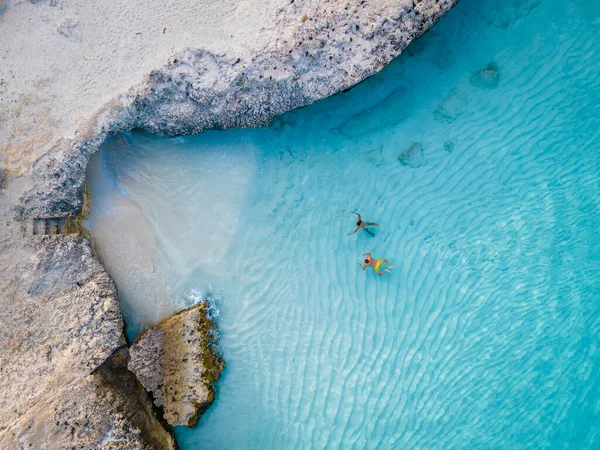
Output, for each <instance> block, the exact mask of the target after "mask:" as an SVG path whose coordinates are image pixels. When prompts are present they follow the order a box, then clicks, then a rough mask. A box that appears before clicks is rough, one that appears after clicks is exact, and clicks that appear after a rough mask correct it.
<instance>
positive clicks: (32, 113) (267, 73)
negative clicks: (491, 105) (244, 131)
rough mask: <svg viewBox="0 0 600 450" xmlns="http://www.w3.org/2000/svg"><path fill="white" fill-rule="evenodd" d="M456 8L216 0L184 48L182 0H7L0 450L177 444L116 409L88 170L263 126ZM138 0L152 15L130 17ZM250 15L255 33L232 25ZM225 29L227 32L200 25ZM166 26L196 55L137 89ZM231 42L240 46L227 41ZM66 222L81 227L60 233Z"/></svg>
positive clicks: (393, 52)
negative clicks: (128, 147)
mask: <svg viewBox="0 0 600 450" xmlns="http://www.w3.org/2000/svg"><path fill="white" fill-rule="evenodd" d="M167 3H168V2H167ZM455 3H456V0H394V1H392V0H372V1H365V0H355V1H352V2H339V1H334V0H319V1H317V0H313V1H295V2H290V1H287V0H285V1H284V0H268V1H266V2H257V1H256V0H244V1H241V2H239V4H236V5H234V6H232V5H231V4H229V3H227V2H222V3H221V2H216V3H214V4H215V5H217V4H218V8H223V9H222V10H221V9H219V10H218V11H217V13H216V14H213V12H214V11H208V12H209V14H208V16H207V17H208V21H206V23H204V22H203V23H204V25H205V29H203V32H202V33H201V34H197V35H194V34H193V33H192V35H191V36H192V39H191V40H190V38H189V33H188V31H189V30H194V31H196V30H197V28H194V27H193V24H192V23H191V22H185V20H187V18H188V17H192V18H194V19H193V20H196V19H197V18H200V19H198V20H200V21H202V20H203V19H202V14H199V12H197V11H195V10H194V14H190V11H189V10H190V9H193V8H209V6H207V5H206V4H205V3H202V2H200V3H199V2H192V1H189V2H177V9H178V12H177V14H175V13H174V12H173V11H165V10H164V8H166V7H168V5H166V3H165V2H161V1H158V0H156V1H154V0H152V1H151V2H135V1H132V2H124V3H121V4H119V6H118V7H115V8H113V7H112V6H110V5H109V6H106V5H104V4H99V3H90V2H85V1H83V0H74V1H73V2H65V1H64V0H52V1H44V2H35V4H33V3H32V2H16V1H6V2H4V5H3V6H2V9H1V10H0V25H2V27H3V31H4V34H5V36H6V37H7V39H6V42H4V41H3V45H2V46H1V48H0V59H1V60H2V61H3V64H0V100H1V101H0V175H1V177H0V311H1V313H0V337H1V339H2V344H3V345H2V346H0V375H1V376H0V448H30V447H31V448H49V449H50V448H145V447H153V446H154V447H155V448H164V447H163V444H165V443H168V442H171V441H170V440H169V438H167V437H165V435H164V434H162V432H158V435H160V436H162V437H157V438H156V439H158V440H157V441H154V439H155V438H151V437H149V436H150V434H151V433H149V430H155V431H156V430H160V428H159V427H158V425H156V423H155V422H153V420H154V419H152V417H153V416H152V414H150V413H144V414H145V417H146V418H147V420H148V421H147V422H144V421H143V420H142V421H141V422H140V421H139V420H138V419H139V418H137V419H136V418H135V417H134V415H132V414H129V413H127V412H123V409H127V408H126V407H125V405H127V404H132V403H128V402H127V401H125V399H124V397H125V396H127V395H129V394H128V392H129V391H128V390H125V391H123V390H119V389H116V387H117V385H118V383H117V384H115V383H110V382H107V381H106V380H107V379H111V376H108V374H109V373H112V371H115V372H114V373H115V374H118V373H121V374H122V375H123V376H125V375H126V372H123V369H122V367H121V368H118V367H117V365H115V363H114V361H113V362H110V360H109V361H108V362H107V360H108V358H109V357H110V356H111V355H112V354H113V353H114V352H115V351H116V350H117V349H119V348H120V347H121V346H122V345H123V343H124V338H123V334H122V319H121V314H120V311H119V307H118V303H117V299H116V289H115V286H114V284H113V283H112V281H111V280H110V279H109V277H108V275H107V274H106V273H105V271H104V269H103V268H102V266H101V265H100V263H99V262H98V261H97V260H96V259H95V257H94V255H93V253H92V251H91V248H90V243H89V241H88V240H87V239H86V238H84V237H83V236H81V235H80V234H72V232H76V233H79V232H80V231H81V227H80V218H81V217H82V208H83V198H84V195H83V191H84V189H83V185H84V175H85V167H86V165H87V162H88V159H89V157H90V155H91V154H92V153H93V152H94V151H96V149H97V148H98V147H99V145H100V144H101V143H102V142H103V141H104V139H106V137H107V136H109V135H111V134H114V133H118V132H121V131H127V130H130V129H132V128H143V129H146V130H149V131H151V132H154V133H159V134H166V135H177V134H189V133H198V132H201V131H202V130H205V129H208V128H219V129H224V128H231V127H242V126H260V125H263V124H266V123H268V122H269V121H270V120H271V119H272V118H273V117H274V116H275V115H276V114H279V113H282V112H284V111H288V110H290V109H293V108H297V107H301V106H304V105H307V104H309V103H312V102H314V101H316V100H318V99H321V98H323V97H326V96H328V95H331V94H333V93H335V92H337V91H340V90H343V89H346V88H349V87H350V86H352V85H354V84H356V83H358V82H359V81H361V80H363V79H364V78H366V77H368V76H370V75H372V74H374V73H375V72H377V71H378V70H380V69H381V68H382V67H384V66H385V65H386V64H387V63H389V62H390V61H391V60H392V59H393V58H394V57H396V56H397V55H399V54H400V53H401V52H402V51H403V50H404V49H405V48H406V46H408V44H409V43H410V42H411V41H412V40H413V39H415V38H416V37H418V36H420V35H421V34H422V33H424V32H425V31H427V30H428V29H429V28H430V27H431V26H433V24H434V23H435V22H436V21H437V20H438V19H439V18H440V17H442V16H443V15H444V14H445V13H446V12H447V11H448V10H449V9H450V8H451V7H452V6H453V5H454V4H455ZM111 5H112V4H111ZM169 5H170V4H169ZM198 5H200V6H198ZM78 8H79V9H78ZM142 8H143V9H144V10H145V14H142V15H140V16H137V15H135V14H132V12H134V11H132V10H136V9H142ZM215 8H216V7H215ZM96 10H99V11H100V10H101V12H102V14H103V15H101V17H100V18H98V16H97V15H96ZM157 11H158V12H159V13H156V12H157ZM161 11H162V12H164V14H160V12H161ZM70 13H73V17H70V16H69V17H67V16H68V14H70ZM80 13H81V14H80ZM77 14H79V15H77ZM124 17H127V18H128V21H123V20H121V19H122V18H124ZM240 17H241V18H242V19H240ZM244 17H250V18H251V19H250V20H251V22H252V21H259V22H260V24H259V26H253V27H246V28H245V29H244V28H243V27H239V24H240V22H243V18H244ZM117 18H118V19H117ZM230 18H235V20H234V19H231V20H232V21H231V22H227V21H228V20H230ZM129 20H131V21H133V22H131V21H129ZM136 20H137V21H136ZM190 20H192V19H190ZM164 21H170V22H169V25H168V26H167V25H164V24H163V22H164ZM219 21H221V22H222V23H223V27H222V29H221V28H219V30H218V31H217V32H214V30H212V31H211V30H210V29H208V28H210V27H211V26H212V28H215V26H214V24H215V23H221V22H219ZM98 23H99V24H101V25H98ZM257 23H258V22H257ZM105 24H110V27H112V28H110V29H109V28H107V27H106V26H105ZM138 25H139V26H143V27H144V28H143V30H141V31H140V30H138V29H136V28H134V27H137V26H138ZM44 27H46V28H44ZM47 27H51V30H52V32H49V31H48V30H50V28H48V29H47ZM86 27H87V28H86ZM186 27H188V28H187V29H185V28H186ZM174 28H175V31H173V30H174ZM177 28H179V30H177ZM181 28H183V29H181ZM217 28H218V27H217ZM240 30H241V31H240ZM84 31H85V32H84ZM204 31H206V33H205V32H204ZM170 33H180V34H179V35H178V36H180V37H181V39H186V40H185V42H186V43H187V46H188V47H189V48H190V49H188V50H181V51H179V52H178V54H177V55H176V56H173V57H171V58H170V59H169V60H168V63H167V64H166V65H165V66H164V67H162V68H160V69H158V70H154V71H152V72H151V73H150V74H149V75H148V76H147V77H146V78H145V80H144V81H143V82H141V79H140V78H136V77H137V76H138V75H139V76H140V77H141V73H144V72H141V73H138V72H139V70H143V71H145V72H147V70H146V68H147V67H148V62H147V61H146V60H147V59H151V58H153V57H154V55H155V54H159V55H163V54H171V50H170V48H173V47H171V46H170V45H171V44H169V41H167V40H165V41H163V39H169V38H168V36H171V34H170ZM186 33H187V34H186ZM229 33H231V36H232V37H233V39H234V40H235V42H236V45H231V46H229V47H227V46H225V47H224V46H223V45H225V44H221V43H223V42H227V41H228V38H229ZM115 36H116V37H115ZM137 39H139V41H137ZM196 39H197V41H196ZM203 39H207V41H206V42H207V43H208V42H209V41H210V45H208V44H207V45H206V46H205V45H204V44H205V42H204V41H203ZM38 46H40V48H42V47H41V46H46V47H47V49H48V51H47V52H46V51H44V49H45V48H46V47H43V48H42V51H38ZM90 49H92V50H90ZM157 49H159V50H160V51H158V50H157ZM57 52H58V53H57ZM60 52H64V54H63V53H60ZM165 59H166V58H165ZM32 60H35V61H36V64H31V63H30V61H32ZM161 61H163V60H161ZM165 62H167V61H165ZM161 64H162V63H161ZM159 65H160V64H158V63H157V65H155V66H151V67H158V66H159ZM139 68H142V69H139ZM120 71H124V72H127V73H126V74H125V76H121V75H122V74H121V72H120ZM97 74H100V75H98V76H96V75H97ZM113 79H114V80H116V81H115V82H114V83H113ZM451 106H452V105H446V107H445V109H443V112H444V114H445V115H446V116H448V115H450V116H451V115H452V112H453V110H452V108H451ZM444 117H445V116H444ZM68 217H70V218H71V219H70V222H69V223H72V224H75V225H76V226H75V227H70V226H66V224H67V220H66V219H65V218H68ZM56 233H58V234H56ZM115 358H116V356H115ZM105 362H106V363H105ZM205 367H206V366H205ZM115 376H116V377H118V376H119V375H115ZM130 385H132V384H131V383H130ZM134 396H137V398H138V400H139V402H142V403H143V399H142V397H140V396H139V395H138V394H137V393H136V394H134ZM142 403H138V405H141V404H142ZM142 409H143V410H144V411H146V412H147V411H149V410H148V409H147V407H146V406H144V407H143V408H142ZM144 423H146V425H144ZM159 441H160V442H162V443H159ZM166 445H167V448H168V446H169V445H170V444H166Z"/></svg>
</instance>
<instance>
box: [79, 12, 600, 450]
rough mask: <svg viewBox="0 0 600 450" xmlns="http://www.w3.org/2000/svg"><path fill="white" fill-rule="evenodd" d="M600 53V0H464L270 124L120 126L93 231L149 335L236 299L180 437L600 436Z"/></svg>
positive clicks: (219, 311) (498, 442) (547, 444)
mask: <svg viewBox="0 0 600 450" xmlns="http://www.w3.org/2000/svg"><path fill="white" fill-rule="evenodd" d="M599 49H600V2H597V1H590V0H585V1H584V0H573V1H570V2H564V1H558V0H520V1H516V0H506V1H492V0H462V1H461V3H460V4H459V5H458V6H457V7H456V8H455V9H454V10H453V11H451V12H450V13H449V14H448V15H447V16H446V17H445V18H444V19H443V20H442V21H441V22H440V23H439V24H438V25H436V26H435V27H434V29H433V30H432V31H431V32H430V33H428V34H427V35H425V36H424V37H422V38H421V39H419V40H418V41H417V42H415V43H413V44H412V45H411V46H410V47H409V49H408V50H407V51H406V52H405V53H404V54H403V55H402V56H401V57H400V58H399V59H398V60H397V61H395V62H394V63H392V64H391V65H390V66H389V67H388V68H386V69H385V70H384V71H382V72H381V73H380V74H378V75H376V76H374V77H373V78H371V79H369V80H367V81H366V82H364V83H362V84H361V85H359V86H357V87H356V88H354V89H352V90H351V91H350V92H347V93H342V94H339V95H336V96H335V97H333V98H330V99H327V100H325V101H322V102H319V103H318V104H315V105H313V106H310V107H307V108H304V109H302V110H299V111H295V112H292V113H288V114H285V115H284V116H282V117H280V118H277V119H276V120H275V122H274V123H273V124H272V125H271V126H269V127H267V128H264V129H257V130H230V131H226V132H207V133H203V134H202V135H200V136H196V137H182V138H175V139H165V138H158V137H155V136H150V135H147V134H141V133H130V134H125V135H120V136H116V137H114V138H112V139H111V140H110V141H108V142H107V143H106V144H105V145H104V147H103V149H102V151H101V152H99V153H98V154H96V155H95V156H94V158H93V161H92V163H91V164H90V168H89V183H90V189H91V194H92V202H93V211H92V216H91V218H90V221H89V226H90V227H91V229H92V233H93V236H94V242H95V245H96V248H97V250H98V253H99V255H100V257H101V258H102V259H103V261H104V262H105V264H106V266H107V267H108V269H109V271H110V272H111V274H112V275H113V277H114V278H115V280H116V282H117V285H118V288H119V292H120V296H121V300H122V304H123V310H124V314H125V318H126V320H127V323H128V329H127V331H128V335H129V337H130V338H133V337H134V336H135V335H136V334H137V333H138V332H139V331H140V330H141V329H143V328H144V327H146V326H148V325H150V324H152V323H154V322H156V321H158V320H160V319H161V318H163V317H165V316H166V315H168V314H170V313H172V312H175V311H177V310H179V309H181V308H183V307H185V306H189V305H191V304H193V302H195V301H197V300H198V299H199V298H201V297H208V298H210V299H211V300H212V301H213V303H214V305H215V308H214V315H215V318H216V320H217V322H218V325H219V328H220V334H221V336H220V345H221V349H222V352H223V355H224V358H225V359H226V361H227V368H226V370H225V372H224V374H223V377H222V379H221V380H220V381H219V393H218V396H217V399H216V401H215V403H214V405H213V406H212V408H211V409H210V410H209V411H208V412H207V413H206V414H205V415H204V416H203V417H202V419H201V420H200V423H199V425H198V427H197V428H196V429H194V430H188V429H184V428H177V429H176V430H175V431H176V434H177V437H178V439H179V442H180V444H181V447H182V448H183V449H196V448H198V449H292V448H297V449H308V448H344V449H348V448H378V449H384V448H397V449H449V448H466V449H475V448H477V449H484V448H485V449H487V448H511V449H512V448H536V449H537V448H576V449H583V448H600V435H599V432H600V275H599V271H600V237H599V231H600V210H599V208H600V193H599V185H600V172H599V169H600V153H599V152H600V75H599V74H600V51H599ZM353 209H355V210H357V211H359V212H360V213H361V214H362V215H363V218H364V219H366V220H369V221H373V222H378V223H380V224H381V227H380V228H376V229H374V232H375V237H371V236H369V235H367V234H366V233H364V232H362V231H361V232H359V233H357V234H356V235H353V236H347V233H348V232H350V231H353V230H354V225H355V218H354V216H352V215H351V213H350V212H351V210H353ZM365 252H372V253H373V255H374V256H376V257H378V258H388V259H389V260H390V261H391V263H392V264H393V265H394V266H395V267H394V268H393V269H392V274H391V275H389V276H388V275H387V274H386V275H385V276H383V277H377V276H376V275H375V274H374V273H373V271H372V270H371V269H369V270H368V271H366V272H363V271H362V270H361V269H360V267H359V266H358V262H359V261H360V259H361V256H360V255H361V254H362V253H365Z"/></svg>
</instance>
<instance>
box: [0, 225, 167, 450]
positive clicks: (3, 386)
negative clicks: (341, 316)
mask: <svg viewBox="0 0 600 450" xmlns="http://www.w3.org/2000/svg"><path fill="white" fill-rule="evenodd" d="M2 256H3V257H2V259H1V262H2V264H1V265H0V272H2V273H3V275H4V276H3V277H1V278H0V282H1V283H0V288H1V291H0V292H2V315H1V320H2V327H1V329H0V330H1V332H2V344H3V345H2V347H1V348H2V350H1V351H0V448H3V449H13V448H75V447H78V448H81V447H83V448H131V449H134V448H148V447H155V444H156V442H162V443H166V442H171V443H172V442H173V439H172V437H171V436H170V434H169V432H168V431H167V429H166V428H165V427H164V426H163V425H162V424H161V423H160V422H159V421H158V420H157V418H156V417H155V416H154V415H153V414H152V413H151V411H152V408H151V405H152V404H151V402H150V400H149V399H148V398H147V397H146V393H145V391H144V390H143V389H142V388H141V386H140V385H139V383H136V381H135V378H134V376H133V374H131V373H128V371H127V370H126V364H125V362H121V363H120V366H121V367H120V368H119V367H118V366H119V364H118V361H117V360H116V359H115V358H117V356H114V355H113V356H112V357H111V354H112V353H113V351H114V350H115V349H116V348H118V347H119V346H121V345H123V344H124V339H123V334H122V328H123V322H122V319H121V314H120V311H119V305H118V302H117V296H116V289H115V286H114V283H113V282H112V280H111V279H110V278H109V277H108V275H107V274H106V272H105V271H104V269H103V268H102V266H101V265H100V263H99V262H98V260H97V259H96V258H94V257H93V255H92V253H91V249H90V246H89V242H88V240H87V239H86V238H84V237H82V236H80V235H76V234H71V235H63V236H35V237H32V238H29V239H23V240H21V241H19V242H18V243H15V244H13V245H10V246H3V255H2ZM6 275H8V276H6ZM107 359H108V360H107ZM113 369H114V370H113ZM127 373H128V374H127ZM115 380H118V381H117V382H116V381H115ZM144 414H145V415H146V417H145V418H144V419H143V420H138V419H139V418H140V417H141V416H142V415H144ZM156 448H174V447H173V445H170V447H169V446H163V444H161V445H160V446H159V447H156Z"/></svg>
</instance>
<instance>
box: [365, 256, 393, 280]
mask: <svg viewBox="0 0 600 450" xmlns="http://www.w3.org/2000/svg"><path fill="white" fill-rule="evenodd" d="M363 256H366V258H365V263H364V264H361V263H358V265H359V266H360V268H361V269H362V270H367V267H372V268H373V270H374V271H375V273H376V274H377V275H379V276H381V275H383V274H384V273H386V272H387V273H392V272H390V271H389V270H388V269H393V268H394V266H391V265H390V262H389V261H388V260H387V259H377V260H375V259H373V257H372V256H371V253H365V254H364V255H363ZM383 263H385V264H387V269H385V270H381V265H382V264H383Z"/></svg>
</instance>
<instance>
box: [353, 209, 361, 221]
mask: <svg viewBox="0 0 600 450" xmlns="http://www.w3.org/2000/svg"><path fill="white" fill-rule="evenodd" d="M352 214H356V215H357V216H358V221H359V222H360V221H362V219H361V217H360V214H359V213H357V212H355V211H352Z"/></svg>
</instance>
